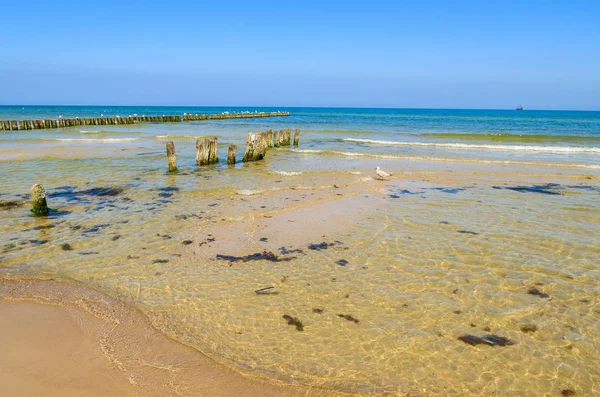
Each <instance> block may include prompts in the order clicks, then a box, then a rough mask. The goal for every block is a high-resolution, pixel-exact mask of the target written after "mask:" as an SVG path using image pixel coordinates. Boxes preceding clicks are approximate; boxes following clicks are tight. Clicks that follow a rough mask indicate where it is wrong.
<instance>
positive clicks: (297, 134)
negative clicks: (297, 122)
mask: <svg viewBox="0 0 600 397" xmlns="http://www.w3.org/2000/svg"><path fill="white" fill-rule="evenodd" d="M299 141H300V129H299V128H296V131H294V146H298V142H299Z"/></svg>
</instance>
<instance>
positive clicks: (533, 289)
mask: <svg viewBox="0 0 600 397" xmlns="http://www.w3.org/2000/svg"><path fill="white" fill-rule="evenodd" d="M527 293H528V294H529V295H536V296H539V297H540V298H550V295H548V294H546V293H544V292H542V291H540V290H539V289H537V288H536V287H531V288H529V289H528V290H527Z"/></svg>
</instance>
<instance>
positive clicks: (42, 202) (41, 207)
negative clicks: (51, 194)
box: [31, 183, 48, 215]
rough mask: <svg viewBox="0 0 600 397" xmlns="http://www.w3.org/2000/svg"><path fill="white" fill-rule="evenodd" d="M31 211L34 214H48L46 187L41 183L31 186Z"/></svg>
mask: <svg viewBox="0 0 600 397" xmlns="http://www.w3.org/2000/svg"><path fill="white" fill-rule="evenodd" d="M31 212H33V214H34V215H48V204H47V203H46V189H44V186H43V185H41V184H39V183H36V184H35V185H33V186H32V187H31Z"/></svg>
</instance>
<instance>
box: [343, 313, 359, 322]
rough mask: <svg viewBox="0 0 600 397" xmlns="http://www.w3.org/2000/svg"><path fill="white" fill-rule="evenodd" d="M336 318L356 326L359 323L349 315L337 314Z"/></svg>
mask: <svg viewBox="0 0 600 397" xmlns="http://www.w3.org/2000/svg"><path fill="white" fill-rule="evenodd" d="M338 317H341V318H343V319H344V320H348V321H352V322H353V323H355V324H358V323H359V322H360V321H359V320H358V319H357V318H354V317H352V316H351V315H349V314H338Z"/></svg>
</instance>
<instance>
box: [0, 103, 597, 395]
mask: <svg viewBox="0 0 600 397" xmlns="http://www.w3.org/2000/svg"><path fill="white" fill-rule="evenodd" d="M369 112H371V111H367V112H366V115H362V113H360V114H361V116H356V117H354V116H353V117H351V118H350V119H351V120H352V121H350V122H348V123H351V125H354V123H356V119H357V118H358V119H359V120H361V119H360V117H364V118H365V121H361V123H364V124H368V123H370V122H371V120H373V119H374V118H373V117H371V116H370V113H369ZM379 113H380V111H377V117H376V118H375V120H380V119H381V118H383V119H384V120H387V121H386V123H390V125H392V126H393V125H394V124H393V123H394V122H397V121H396V120H397V119H398V118H397V117H396V116H395V114H394V113H393V112H391V111H389V112H388V113H389V114H388V115H387V116H381V115H380V114H379ZM413 113H414V112H413ZM413 113H411V112H409V113H408V114H407V115H406V117H409V116H410V117H417V116H418V117H417V119H419V120H420V119H421V118H424V117H425V116H426V115H423V114H420V115H415V114H413ZM307 114H311V113H310V112H309V113H307ZM458 114H459V115H461V114H462V113H460V112H458ZM325 115H326V116H319V117H326V118H325V120H327V119H328V118H329V117H337V118H339V119H341V120H342V121H341V122H342V123H346V121H344V120H346V119H347V117H349V116H347V115H346V114H345V113H342V115H339V114H338V113H336V111H328V112H325ZM560 116H561V117H564V115H562V114H561V115H560ZM306 117H309V116H307V115H301V116H298V120H303V119H304V118H306ZM386 117H387V118H386ZM438 117H439V116H438V115H436V116H435V118H436V120H437V118H438ZM461 117H463V118H459V120H464V118H465V117H468V116H465V115H462V116H461ZM507 117H508V116H506V117H505V116H503V118H502V119H501V120H502V122H503V123H504V122H506V118H507ZM573 117H574V116H573ZM450 119H451V120H455V116H454V113H453V114H452V115H451V117H450ZM481 119H482V117H479V116H477V118H476V120H475V121H473V123H474V124H477V123H480V122H481ZM286 120H287V119H286ZM289 120H292V121H294V120H295V119H294V115H293V114H292V115H291V116H289ZM527 120H528V119H527ZM576 120H579V119H576ZM260 122H261V123H266V124H265V125H262V124H261V125H262V126H263V127H262V128H263V129H267V127H266V126H267V124H268V123H270V121H260ZM286 122H287V121H286ZM452 122H454V121H452ZM460 122H461V123H462V122H463V121H460ZM525 122H526V121H523V119H522V118H518V119H517V121H516V122H515V123H516V124H517V125H522V123H525ZM427 123H429V122H427ZM552 123H553V124H552V125H554V122H552ZM426 125H429V124H426ZM311 126H312V128H313V130H311V131H310V132H306V133H305V134H304V133H303V135H302V138H301V140H300V146H299V147H280V148H272V149H269V150H268V153H267V157H266V158H265V159H264V160H261V161H256V162H253V163H244V164H242V163H238V164H236V165H235V166H229V165H227V164H226V163H225V162H224V161H221V162H220V163H219V164H217V165H212V166H206V167H199V166H197V165H196V164H195V159H194V154H195V153H194V148H195V146H194V143H195V142H194V137H195V135H194V134H201V133H205V130H204V128H212V129H214V133H215V134H218V133H219V134H220V133H223V137H221V136H220V137H219V145H220V146H219V148H220V149H219V150H221V152H220V154H221V155H223V154H224V149H225V147H226V146H227V144H228V143H230V142H233V143H237V144H240V146H239V148H238V151H240V150H242V148H243V142H242V143H240V142H239V141H240V140H241V139H244V136H245V135H244V132H245V131H247V129H248V128H249V127H248V126H247V125H245V124H243V125H237V124H229V125H228V126H227V128H223V127H222V126H220V125H217V124H214V125H210V126H208V127H207V126H206V125H205V124H200V123H199V122H198V124H189V125H187V124H183V123H182V124H181V125H176V126H170V125H167V126H165V125H164V124H157V125H148V126H139V125H134V126H132V127H127V128H121V127H114V128H113V127H110V128H108V129H105V127H104V126H102V127H98V126H96V128H97V129H98V130H97V131H91V132H90V131H88V130H85V132H81V131H73V130H65V131H62V130H59V131H54V132H48V135H44V136H39V134H38V132H36V131H33V132H23V133H22V134H20V135H18V136H17V135H14V136H11V137H12V138H14V139H9V138H7V137H6V136H2V138H3V139H4V140H5V141H6V142H7V145H6V147H5V149H3V150H1V151H0V172H1V173H2V175H3V180H2V188H1V189H0V211H1V215H2V222H1V223H0V310H1V312H2V316H0V317H2V320H1V321H2V324H1V326H0V340H1V341H2V342H0V343H2V345H1V346H0V348H1V349H2V350H3V351H6V352H7V353H8V354H4V355H2V357H1V358H0V376H1V377H2V378H1V379H0V381H1V382H2V383H3V384H4V385H6V390H10V394H9V395H11V396H22V395H32V396H33V395H41V394H43V395H55V396H64V395H73V396H76V395H77V396H79V395H90V396H91V395H97V396H101V395H123V396H165V395H173V396H198V395H206V396H229V395H241V396H254V395H270V396H288V395H289V396H305V395H306V396H336V395H364V396H388V395H389V396H421V397H426V396H440V395H443V396H461V397H463V396H477V395H486V396H487V395H489V396H492V395H503V396H512V395H519V396H528V397H537V395H538V394H537V392H538V391H539V390H543V391H544V393H546V394H547V395H557V396H561V394H562V395H564V393H567V394H568V393H570V391H572V392H574V393H576V394H575V395H593V393H594V391H595V390H597V385H598V382H599V381H600V380H599V379H598V376H597V371H596V369H597V367H598V365H600V363H599V362H598V357H599V356H600V354H599V351H598V347H599V346H600V343H599V341H600V334H599V333H598V330H597V327H595V323H596V318H597V315H598V310H599V309H598V305H599V303H600V301H599V295H598V291H597V279H598V277H599V274H598V268H597V258H598V252H600V251H599V250H600V247H599V246H598V241H597V239H596V238H595V236H596V235H597V234H598V231H600V208H599V207H598V194H599V192H600V184H599V183H600V175H599V174H598V169H597V164H596V163H595V157H594V156H596V154H595V152H594V150H596V149H595V146H592V145H594V142H596V140H595V138H585V139H587V141H585V139H584V138H578V139H571V140H569V139H566V141H567V142H566V143H564V144H563V143H559V144H555V143H553V141H552V139H555V138H553V137H552V136H547V137H536V138H528V139H527V140H524V139H522V138H518V139H517V141H516V142H509V143H507V142H506V141H507V140H508V138H507V137H501V138H494V139H502V142H501V143H502V145H500V146H499V145H497V144H496V142H495V141H494V140H492V141H491V142H490V143H489V144H488V143H485V144H481V142H482V141H483V142H486V141H485V138H482V137H479V136H478V137H476V138H473V142H474V143H473V144H471V143H469V144H466V145H465V144H464V143H461V141H459V142H455V143H450V144H448V143H442V144H441V146H440V147H439V148H438V147H437V146H435V145H437V143H435V142H429V143H428V142H417V144H416V145H415V146H414V147H412V146H409V145H411V142H412V141H411V139H419V141H421V140H426V138H423V137H422V136H419V137H417V138H415V137H414V136H402V137H399V138H396V139H404V140H403V141H402V142H400V141H398V142H400V143H398V144H395V143H394V142H392V141H389V140H388V139H391V138H387V135H392V134H393V131H388V132H385V133H381V132H377V131H372V130H365V131H354V130H352V132H346V130H343V131H342V132H340V131H338V130H336V129H330V130H325V131H319V130H318V128H321V127H320V126H321V124H319V122H318V120H317V121H316V122H315V123H314V124H313V125H311ZM344 126H346V127H345V128H349V127H347V124H344ZM86 128H87V127H86ZM229 128H231V131H229V130H228V129H229ZM388 128H390V130H391V129H392V127H388ZM474 128H475V127H474ZM519 128H520V127H519ZM532 128H533V127H532ZM536 128H537V127H536ZM168 129H174V130H175V131H173V132H171V135H169V138H165V137H166V136H167V134H168V133H169V131H167V130H168ZM187 129H190V130H191V132H190V131H187ZM224 129H226V130H227V131H226V132H223V130H224ZM211 131H212V130H211ZM36 134H38V135H36ZM378 134H379V135H381V136H378ZM345 135H351V136H357V137H359V138H356V139H355V138H352V139H345V138H344V139H340V136H345ZM475 135H476V134H475ZM82 136H84V138H81V137H82ZM88 136H94V137H92V138H89V137H88ZM106 137H108V138H106ZM361 137H368V138H369V139H365V138H361ZM374 137H377V138H380V139H372V138H374ZM167 139H173V140H174V141H175V142H176V150H177V162H178V171H177V172H176V173H169V172H167V170H166V165H167V164H166V158H165V141H166V140H167ZM431 139H438V138H431ZM443 139H445V138H443ZM453 139H454V138H453ZM456 139H458V140H464V139H467V138H464V137H463V136H459V137H458V138H456ZM469 139H470V138H469ZM558 139H565V138H564V137H562V138H560V137H559V138H558ZM221 140H222V141H223V142H222V141H221ZM582 140H583V141H585V142H591V143H589V144H588V145H589V146H585V147H582V146H580V145H581V141H582ZM522 141H524V142H522ZM530 141H533V142H530ZM552 145H554V146H552ZM497 146H499V147H497ZM507 147H508V149H507ZM463 151H464V153H463ZM571 153H575V154H571ZM15 156H16V157H15ZM377 166H380V167H381V168H382V169H384V170H385V171H387V172H389V173H391V174H392V176H391V177H390V178H389V179H387V180H377V179H376V174H375V170H374V169H375V167H377ZM42 171H43V172H42ZM42 176H43V178H42ZM39 180H42V181H43V182H44V185H45V186H46V190H47V193H48V204H49V206H50V207H51V208H54V209H56V212H53V213H51V215H50V216H48V217H34V216H32V215H31V213H30V211H29V209H30V205H31V204H30V196H29V189H30V187H31V184H32V183H33V182H38V181H39ZM563 392H564V393H563Z"/></svg>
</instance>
